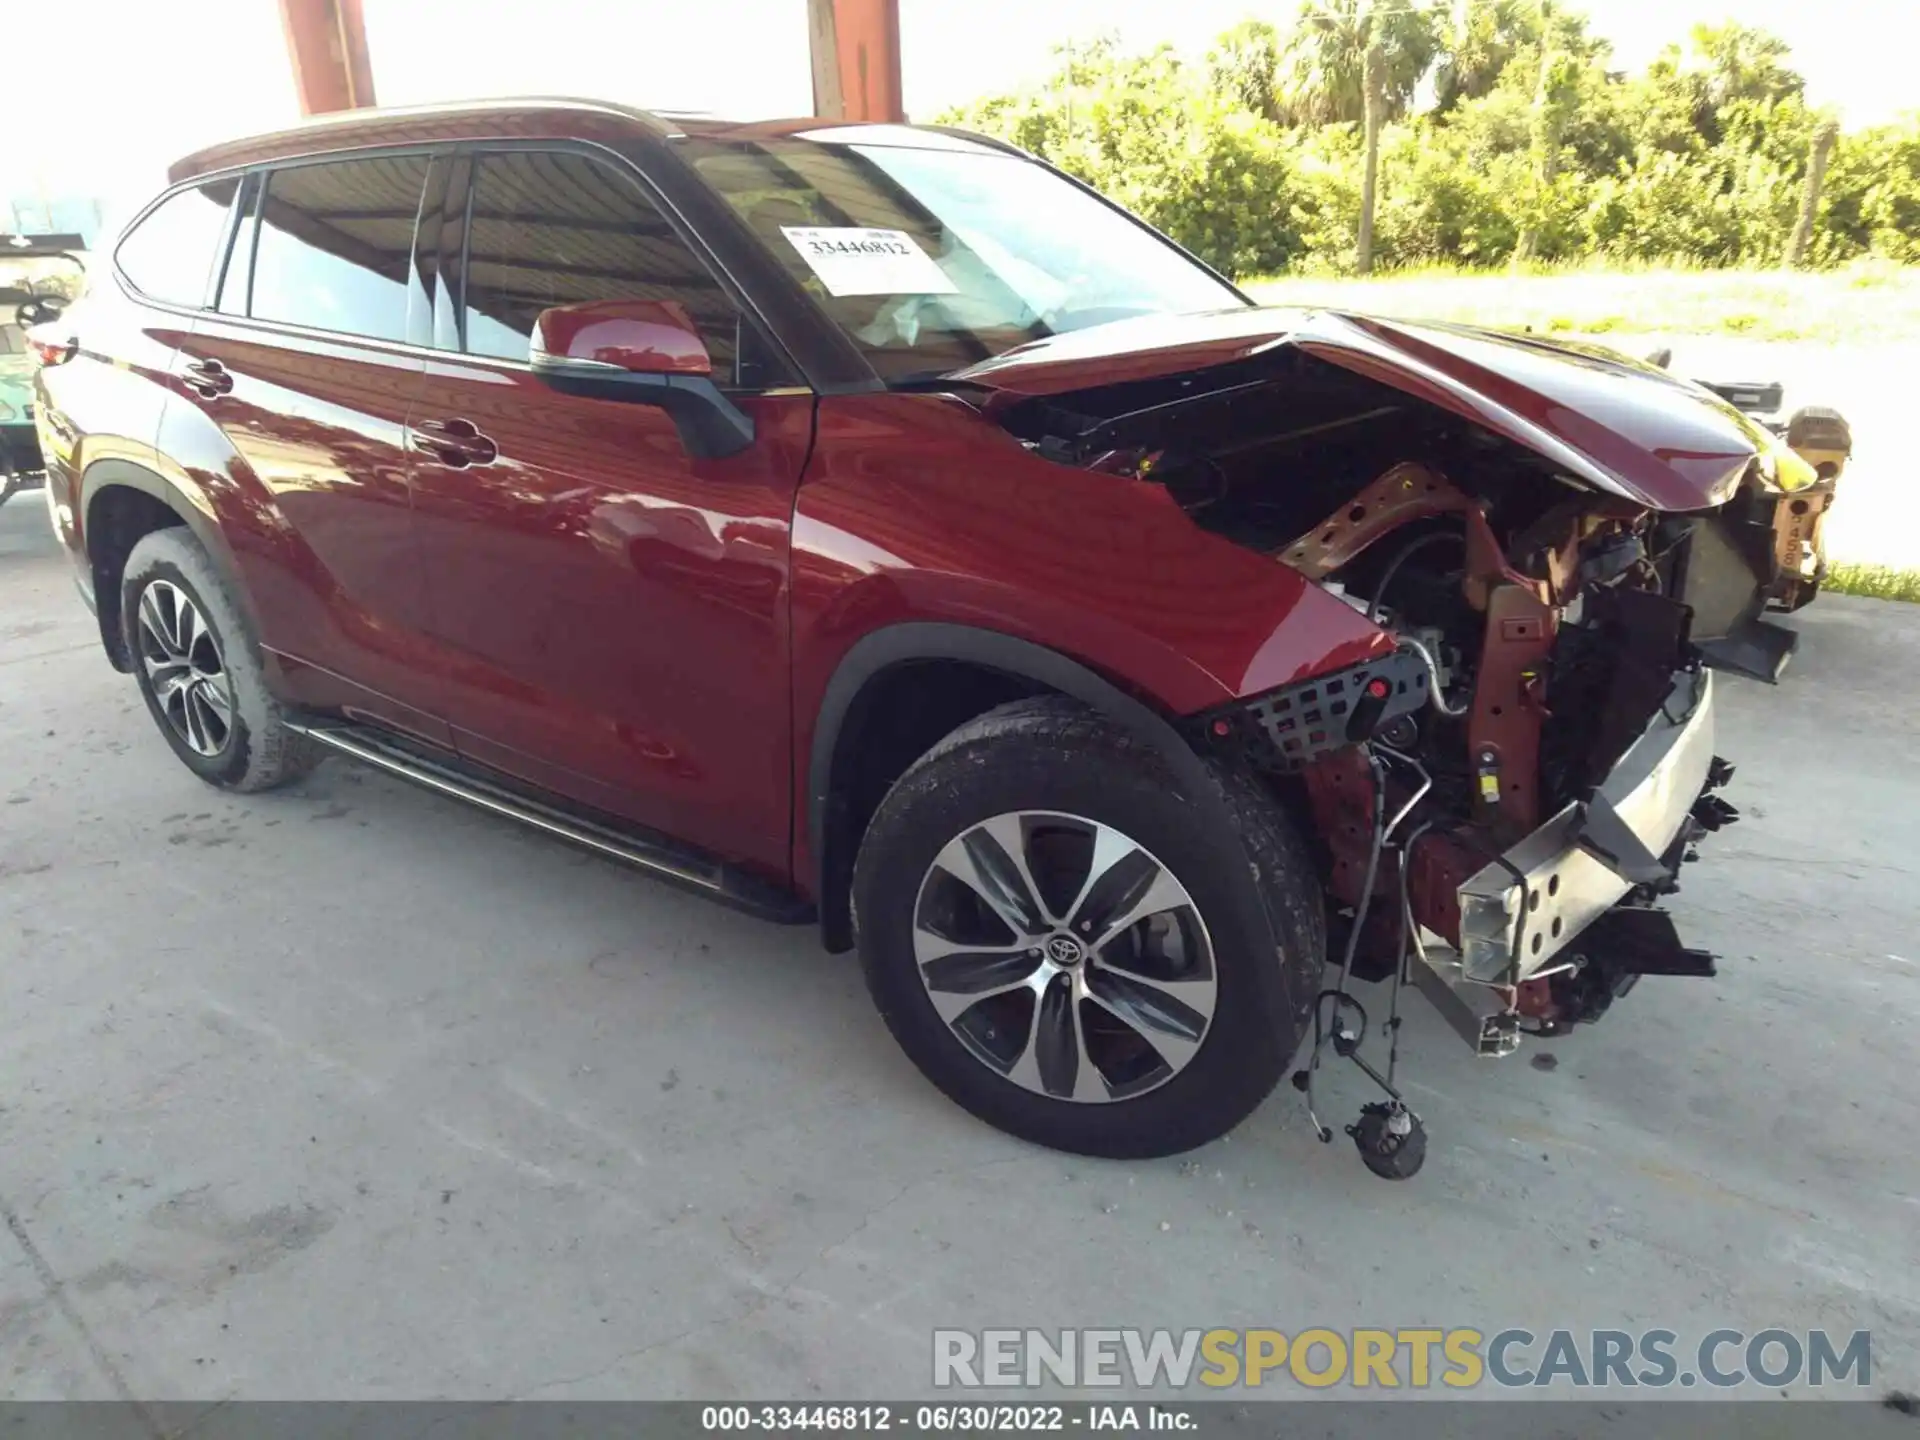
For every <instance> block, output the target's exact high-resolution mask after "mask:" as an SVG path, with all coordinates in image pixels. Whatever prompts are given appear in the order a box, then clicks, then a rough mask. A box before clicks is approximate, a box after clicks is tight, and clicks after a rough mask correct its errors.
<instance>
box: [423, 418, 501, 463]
mask: <svg viewBox="0 0 1920 1440" xmlns="http://www.w3.org/2000/svg"><path fill="white" fill-rule="evenodd" d="M407 435H408V437H409V438H410V439H411V440H412V441H413V443H414V445H415V446H417V447H418V448H420V449H422V450H424V451H426V452H427V453H428V454H429V455H431V456H433V457H434V459H436V460H438V461H439V462H440V463H441V464H442V465H446V466H450V467H451V468H453V469H455V470H458V469H460V468H462V467H463V466H467V465H488V464H491V463H492V462H493V461H495V460H497V459H499V458H500V447H499V446H498V445H496V444H494V443H493V438H492V437H491V436H488V435H483V434H481V433H480V428H479V427H478V426H477V425H475V424H474V423H473V422H472V421H471V420H462V419H458V418H456V419H452V420H416V421H414V422H413V423H412V424H411V425H409V426H408V427H407Z"/></svg>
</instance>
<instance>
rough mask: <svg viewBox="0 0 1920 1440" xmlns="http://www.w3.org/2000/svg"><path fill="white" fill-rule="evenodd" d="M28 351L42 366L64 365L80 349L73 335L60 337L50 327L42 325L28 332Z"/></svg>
mask: <svg viewBox="0 0 1920 1440" xmlns="http://www.w3.org/2000/svg"><path fill="white" fill-rule="evenodd" d="M27 349H28V350H30V351H31V352H32V353H33V356H34V358H35V359H36V360H38V361H39V362H40V364H42V365H64V364H66V363H67V361H69V360H71V359H72V358H73V357H74V355H75V353H76V352H78V350H79V349H80V342H79V341H78V340H77V339H75V338H74V337H73V336H71V335H58V334H56V333H54V332H53V330H52V328H51V327H50V326H46V325H40V326H36V327H35V328H33V329H32V330H29V331H28V332H27Z"/></svg>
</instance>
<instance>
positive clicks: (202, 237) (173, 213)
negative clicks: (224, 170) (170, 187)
mask: <svg viewBox="0 0 1920 1440" xmlns="http://www.w3.org/2000/svg"><path fill="white" fill-rule="evenodd" d="M239 188H240V182H239V181H238V180H236V179H227V180H213V181H209V182H208V183H207V184H205V185H196V186H194V187H193V188H192V189H190V190H182V191H181V192H180V193H179V194H178V195H174V196H171V197H170V198H168V199H167V200H164V201H162V202H161V204H160V205H159V207H158V208H157V209H155V210H154V211H153V212H152V213H151V214H149V215H148V216H147V218H146V219H144V220H142V221H141V222H140V223H139V224H137V225H135V226H134V227H133V229H132V230H130V231H128V232H127V235H126V238H125V239H123V240H122V241H121V242H120V248H119V249H118V250H116V251H115V252H114V259H115V260H116V261H117V262H118V263H119V266H120V273H121V274H122V275H125V276H126V277H127V279H128V280H130V281H131V282H132V283H133V288H134V289H136V290H138V291H139V292H140V293H141V294H142V295H146V296H148V297H150V298H152V299H154V300H164V301H166V302H167V303H168V304H170V305H196V306H197V305H199V304H200V303H201V302H202V301H203V300H205V299H206V295H207V277H208V276H209V275H211V274H212V273H213V262H214V256H215V255H216V253H217V252H218V251H219V249H220V242H221V240H222V239H224V238H225V236H226V233H227V207H228V206H229V205H231V204H232V203H233V196H234V192H235V191H237V190H238V189H239Z"/></svg>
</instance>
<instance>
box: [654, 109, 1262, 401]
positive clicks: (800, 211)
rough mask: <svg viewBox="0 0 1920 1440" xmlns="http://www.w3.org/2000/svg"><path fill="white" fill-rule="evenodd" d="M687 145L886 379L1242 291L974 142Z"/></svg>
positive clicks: (1232, 302) (1066, 186)
mask: <svg viewBox="0 0 1920 1440" xmlns="http://www.w3.org/2000/svg"><path fill="white" fill-rule="evenodd" d="M842 133H848V132H842ZM852 133H858V132H852ZM927 138H928V140H929V141H930V142H937V141H945V137H940V136H929V137H927ZM682 143H683V144H684V146H685V148H686V153H687V156H688V158H689V159H690V160H691V161H692V162H693V164H694V167H695V168H696V169H697V170H698V171H699V172H700V174H701V175H702V177H703V178H705V179H706V181H707V182H708V183H709V184H710V185H712V186H713V187H714V188H715V189H716V190H718V191H719V192H720V193H721V194H722V195H723V196H725V197H726V199H727V201H728V203H729V204H731V205H732V206H733V208H734V209H735V210H736V211H738V212H739V214H740V215H741V217H742V218H743V219H745V221H746V222H747V224H748V226H749V227H750V228H751V229H752V230H753V232H754V234H755V235H757V236H758V237H759V238H760V240H761V243H763V244H764V245H766V247H767V248H768V249H769V250H770V251H772V252H773V254H774V255H775V256H776V257H778V258H779V260H780V262H781V263H782V264H783V265H785V266H786V267H787V269H788V270H790V271H791V272H792V273H793V275H794V276H795V277H796V278H797V279H798V280H799V281H800V282H801V283H802V284H803V285H804V286H805V287H806V289H807V291H808V293H810V294H811V295H812V296H813V298H814V299H815V300H816V301H817V302H819V304H820V306H821V308H822V309H824V310H825V311H826V312H827V314H828V315H830V316H831V317H832V318H833V320H834V322H835V323H836V324H838V325H839V326H840V328H841V329H842V330H844V331H846V333H847V334H848V335H850V336H851V337H852V338H853V339H854V341H855V342H856V343H857V344H858V345H859V346H860V348H861V349H862V350H863V351H864V352H865V353H866V356H867V359H868V360H869V362H871V364H872V365H873V367H874V369H875V370H876V371H878V372H879V374H880V375H881V377H882V378H883V379H885V380H888V381H889V382H898V381H903V380H912V379H920V378H925V377H930V376H935V375H941V374H945V373H946V372H948V371H951V370H957V369H960V368H961V367H963V366H966V365H971V364H974V363H975V362H977V361H980V360H985V359H988V358H989V357H991V356H994V355H998V354H999V353H1001V352H1002V351H1004V350H1009V349H1012V348H1013V347H1014V346H1015V345H1020V344H1024V343H1025V342H1027V341H1029V340H1038V339H1042V338H1044V337H1045V336H1048V335H1054V334H1058V333H1060V332H1062V331H1067V330H1079V329H1084V328H1085V327H1087V326H1089V325H1100V324H1104V323H1106V322H1107V321H1110V320H1120V319H1125V318H1127V317H1128V316H1132V315H1150V314H1166V313H1171V312H1177V311H1194V310H1218V309H1222V308H1225V307H1230V306H1242V305H1245V304H1246V303H1247V302H1246V300H1245V299H1244V298H1243V297H1242V296H1241V295H1240V294H1239V292H1237V291H1235V290H1234V289H1233V288H1232V287H1230V286H1229V285H1227V284H1226V283H1225V282H1224V281H1222V280H1220V279H1219V278H1218V277H1217V276H1215V275H1213V274H1212V273H1210V272H1209V271H1207V270H1206V269H1204V268H1202V267H1201V266H1200V265H1199V264H1198V263H1196V262H1195V261H1193V260H1191V259H1189V258H1188V257H1187V256H1185V255H1183V254H1181V253H1180V252H1179V251H1178V250H1176V249H1174V247H1173V246H1172V245H1170V244H1168V243H1167V242H1166V241H1165V240H1163V239H1161V238H1160V237H1159V236H1158V235H1157V234H1155V233H1154V232H1153V231H1152V230H1149V229H1148V228H1147V227H1145V226H1144V225H1141V224H1140V223H1138V222H1137V221H1135V220H1132V219H1130V218H1129V217H1128V216H1126V215H1125V214H1123V213H1121V212H1120V211H1117V210H1115V209H1113V208H1112V207H1111V206H1109V205H1107V204H1106V203H1105V202H1103V201H1102V200H1100V199H1099V198H1098V197H1096V196H1094V195H1091V194H1089V193H1088V192H1086V191H1085V190H1082V189H1080V188H1079V187H1078V186H1077V185H1074V184H1072V183H1070V182H1069V181H1067V180H1064V179H1062V178H1061V177H1060V176H1058V175H1056V174H1054V173H1053V172H1052V171H1050V170H1048V169H1046V168H1045V167H1044V166H1041V165H1037V164H1034V163H1033V162H1031V161H1028V160H1024V159H1021V158H1020V157H1018V156H1014V155H1007V154H1004V153H1001V152H998V151H992V150H987V149H985V148H984V147H980V146H976V145H974V144H971V143H970V142H966V141H959V140H953V141H945V144H944V145H943V146H942V147H941V148H918V147H906V146H893V145H870V144H834V143H828V142H825V141H822V140H807V139H797V138H782V139H773V140H752V141H744V140H730V139H728V140H723V139H720V138H717V137H705V136H702V137H688V138H686V139H685V140H684V141H683V142H682Z"/></svg>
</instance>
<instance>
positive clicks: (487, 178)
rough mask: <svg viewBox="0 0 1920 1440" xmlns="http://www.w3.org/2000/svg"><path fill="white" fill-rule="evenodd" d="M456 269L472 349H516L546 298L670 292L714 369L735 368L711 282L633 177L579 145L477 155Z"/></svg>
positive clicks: (729, 324) (723, 374)
mask: <svg viewBox="0 0 1920 1440" xmlns="http://www.w3.org/2000/svg"><path fill="white" fill-rule="evenodd" d="M465 275H466V287H465V293H464V302H465V303H464V310H463V313H462V315H461V333H462V334H463V335H464V337H465V343H466V349H467V350H468V351H469V352H470V353H472V354H475V355H492V356H496V357H498V358H500V359H504V360H525V359H526V358H527V350H528V344H529V341H530V340H531V338H532V334H533V322H534V321H535V320H536V319H538V318H539V315H540V312H541V311H542V310H545V309H547V308H549V307H550V306H554V305H571V304H576V303H578V302H580V301H586V300H677V301H679V302H680V303H681V304H682V305H684V306H686V308H687V313H688V314H689V315H691V316H692V317H693V320H694V323H695V324H697V325H698V326H699V327H700V335H701V338H702V339H704V340H705V341H706V342H707V353H708V354H710V355H711V356H712V357H713V370H714V378H715V379H716V380H718V381H720V382H721V383H722V384H727V383H730V382H731V381H733V380H734V378H735V376H736V372H737V369H738V368H739V367H737V363H736V362H737V360H738V357H739V355H740V341H741V324H742V322H741V318H740V314H739V311H738V310H737V309H736V308H735V307H734V304H733V302H732V300H730V299H729V298H728V296H727V293H726V291H724V290H723V289H721V287H720V283H719V281H717V280H716V279H715V278H714V277H713V275H712V273H711V272H710V271H709V270H708V269H707V267H706V266H705V265H704V264H703V263H702V262H701V260H700V258H699V257H698V256H697V255H695V254H694V253H693V252H692V251H691V250H689V249H688V248H687V246H686V245H685V244H684V243H683V242H682V241H681V239H680V237H679V236H678V235H677V234H675V233H674V230H673V227H672V226H671V225H670V224H669V223H668V221H667V217H666V216H665V215H663V214H661V212H660V210H659V208H658V207H657V206H655V205H654V204H653V202H652V201H651V200H649V199H648V198H647V197H646V196H645V195H644V194H642V193H641V191H640V189H639V188H638V186H636V185H635V184H634V182H633V181H632V180H630V179H629V178H628V177H627V176H625V175H624V174H622V173H621V172H620V171H618V170H616V169H614V168H613V167H612V166H610V165H607V164H603V163H602V162H600V161H598V160H593V159H590V158H588V157H587V156H584V155H576V154H571V153H568V152H562V151H536V150H521V151H508V152H503V153H500V154H495V155H487V156H484V157H482V158H481V160H480V162H479V165H478V168H477V170H476V171H475V174H474V186H473V209H472V211H471V221H470V225H469V228H468V233H467V236H466V269H465ZM760 348H761V347H758V346H754V345H752V344H750V345H749V350H750V351H758V350H759V349H760ZM750 368H760V367H750ZM741 383H746V384H764V383H768V382H767V381H766V380H765V378H764V377H761V376H755V377H754V378H751V379H746V378H743V379H742V380H741Z"/></svg>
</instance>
